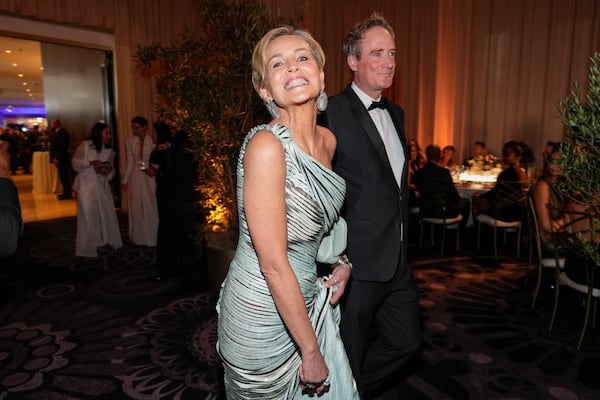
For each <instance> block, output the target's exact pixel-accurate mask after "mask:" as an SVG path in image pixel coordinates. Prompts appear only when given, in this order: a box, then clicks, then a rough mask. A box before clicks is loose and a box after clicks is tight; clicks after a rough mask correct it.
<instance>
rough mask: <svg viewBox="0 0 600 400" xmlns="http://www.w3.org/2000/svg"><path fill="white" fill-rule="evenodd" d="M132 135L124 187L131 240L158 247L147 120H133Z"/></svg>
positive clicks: (154, 184) (156, 209) (152, 147)
mask: <svg viewBox="0 0 600 400" xmlns="http://www.w3.org/2000/svg"><path fill="white" fill-rule="evenodd" d="M131 130H132V131H133V136H131V137H130V138H129V139H127V165H126V167H125V172H124V173H123V177H122V178H121V184H122V185H123V187H124V188H126V189H127V206H128V207H127V209H128V211H127V217H128V222H129V224H128V226H129V240H131V242H133V243H134V244H136V245H138V246H150V247H154V246H156V235H157V231H158V207H157V205H156V179H155V178H154V176H151V175H152V174H151V173H150V172H149V166H150V154H151V153H152V150H153V149H154V143H153V141H152V135H151V134H150V132H149V126H148V120H147V119H146V118H144V117H139V116H137V117H134V118H132V120H131Z"/></svg>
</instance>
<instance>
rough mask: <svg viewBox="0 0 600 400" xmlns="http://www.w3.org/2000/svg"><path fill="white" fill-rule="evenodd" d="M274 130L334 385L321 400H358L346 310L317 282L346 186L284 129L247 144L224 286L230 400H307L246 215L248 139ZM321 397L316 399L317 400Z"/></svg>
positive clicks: (308, 292)
mask: <svg viewBox="0 0 600 400" xmlns="http://www.w3.org/2000/svg"><path fill="white" fill-rule="evenodd" d="M263 130H264V131H271V132H272V133H273V134H274V135H275V136H276V137H277V138H278V139H279V140H280V141H281V143H282V145H283V149H284V152H285V161H286V167H287V175H286V180H285V201H286V210H287V234H288V248H287V254H288V259H289V261H290V265H291V266H292V268H293V270H294V272H295V274H296V277H297V279H298V282H299V284H300V288H301V290H302V294H303V296H304V301H305V303H306V307H307V310H308V314H309V317H310V320H311V323H312V325H313V328H314V329H315V332H316V335H317V338H318V342H319V346H320V348H321V352H322V354H323V356H324V358H325V362H326V363H327V366H328V368H329V373H330V378H331V387H330V390H329V391H328V392H327V393H325V394H324V395H323V396H321V397H319V398H320V399H344V400H350V399H358V398H359V397H358V393H357V391H356V385H355V383H354V379H353V377H352V372H351V370H350V365H349V363H348V359H347V356H346V352H345V350H344V345H343V343H342V341H341V338H340V335H339V328H338V327H339V320H340V310H339V306H332V305H330V304H329V298H330V297H331V291H330V289H325V288H324V287H323V285H322V282H321V281H320V280H318V279H317V267H316V262H315V258H316V254H317V250H318V247H319V243H320V242H321V239H322V237H323V235H324V234H325V233H326V232H328V231H329V230H330V229H331V227H332V226H333V224H334V222H335V221H336V220H337V219H338V217H339V211H340V208H341V206H342V203H343V201H344V195H345V191H346V185H345V182H344V180H343V179H342V178H341V177H340V176H339V175H337V174H335V173H334V172H333V171H331V170H329V169H327V168H325V167H324V166H323V165H321V164H319V163H318V162H317V161H316V160H315V159H314V158H312V157H311V156H309V155H308V154H306V153H304V152H303V151H302V150H301V149H300V148H298V147H297V146H296V145H295V144H294V142H293V141H292V140H291V134H290V131H289V129H288V128H287V127H285V126H283V125H274V126H271V125H260V126H257V127H255V128H253V129H252V130H251V131H250V133H249V134H248V136H247V137H246V140H245V141H244V143H243V145H242V149H241V151H240V157H239V161H238V167H237V199H238V209H239V219H240V221H239V228H240V235H239V242H238V247H237V249H236V253H235V256H234V259H233V261H232V262H231V265H230V268H229V272H228V274H227V277H226V279H225V281H224V282H223V285H222V287H221V293H220V296H219V301H218V303H217V312H218V313H219V325H218V343H217V350H218V352H219V354H220V356H221V359H222V360H223V364H224V368H225V387H226V391H227V398H228V399H261V400H266V399H301V398H305V399H308V398H311V397H309V396H308V395H303V394H302V391H301V388H300V379H299V375H298V369H299V367H300V364H301V358H300V354H299V353H298V350H297V348H296V345H295V343H294V341H293V339H292V336H291V335H290V333H289V331H288V330H287V329H286V327H285V325H284V323H283V320H282V319H281V316H280V315H279V313H278V311H277V308H276V306H275V303H274V301H273V298H272V297H271V294H270V291H269V288H268V287H267V283H266V281H265V279H264V277H263V275H262V274H261V271H260V267H259V264H258V259H257V255H256V251H255V249H254V247H253V245H252V240H251V238H250V234H249V232H248V225H247V222H246V217H245V212H244V198H243V186H244V169H243V159H244V153H245V149H246V145H247V143H248V141H249V140H250V139H251V138H252V137H253V136H254V134H256V132H259V131H263ZM312 398H315V397H312Z"/></svg>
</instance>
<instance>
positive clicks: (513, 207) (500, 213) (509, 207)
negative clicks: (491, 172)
mask: <svg viewBox="0 0 600 400" xmlns="http://www.w3.org/2000/svg"><path fill="white" fill-rule="evenodd" d="M526 202H527V195H526V194H525V191H524V190H523V184H522V183H521V182H517V181H498V183H496V198H495V202H494V218H496V219H498V220H502V221H518V220H520V219H521V218H522V216H523V211H524V210H525V207H526Z"/></svg>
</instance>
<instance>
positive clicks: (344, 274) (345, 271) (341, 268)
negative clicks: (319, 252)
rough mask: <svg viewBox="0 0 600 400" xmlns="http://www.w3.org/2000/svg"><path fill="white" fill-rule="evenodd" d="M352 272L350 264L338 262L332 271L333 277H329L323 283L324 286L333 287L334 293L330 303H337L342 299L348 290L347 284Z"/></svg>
mask: <svg viewBox="0 0 600 400" xmlns="http://www.w3.org/2000/svg"><path fill="white" fill-rule="evenodd" d="M351 272H352V268H351V267H350V265H348V264H338V265H336V266H335V268H334V269H333V271H332V272H331V278H329V279H328V280H327V281H326V282H325V283H324V284H323V286H324V287H326V288H333V289H332V290H333V293H332V295H331V298H330V299H329V304H337V302H338V301H339V300H340V298H341V297H342V295H343V294H344V291H345V290H346V285H347V284H348V281H349V280H350V273H351Z"/></svg>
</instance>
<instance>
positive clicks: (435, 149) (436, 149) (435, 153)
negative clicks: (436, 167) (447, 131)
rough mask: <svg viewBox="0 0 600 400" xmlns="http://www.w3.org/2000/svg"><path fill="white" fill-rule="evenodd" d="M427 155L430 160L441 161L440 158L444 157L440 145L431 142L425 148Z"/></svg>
mask: <svg viewBox="0 0 600 400" xmlns="http://www.w3.org/2000/svg"><path fill="white" fill-rule="evenodd" d="M425 156H426V157H427V161H428V162H440V159H441V158H442V151H441V150H440V146H438V145H437V144H430V145H429V146H427V148H426V149H425Z"/></svg>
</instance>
